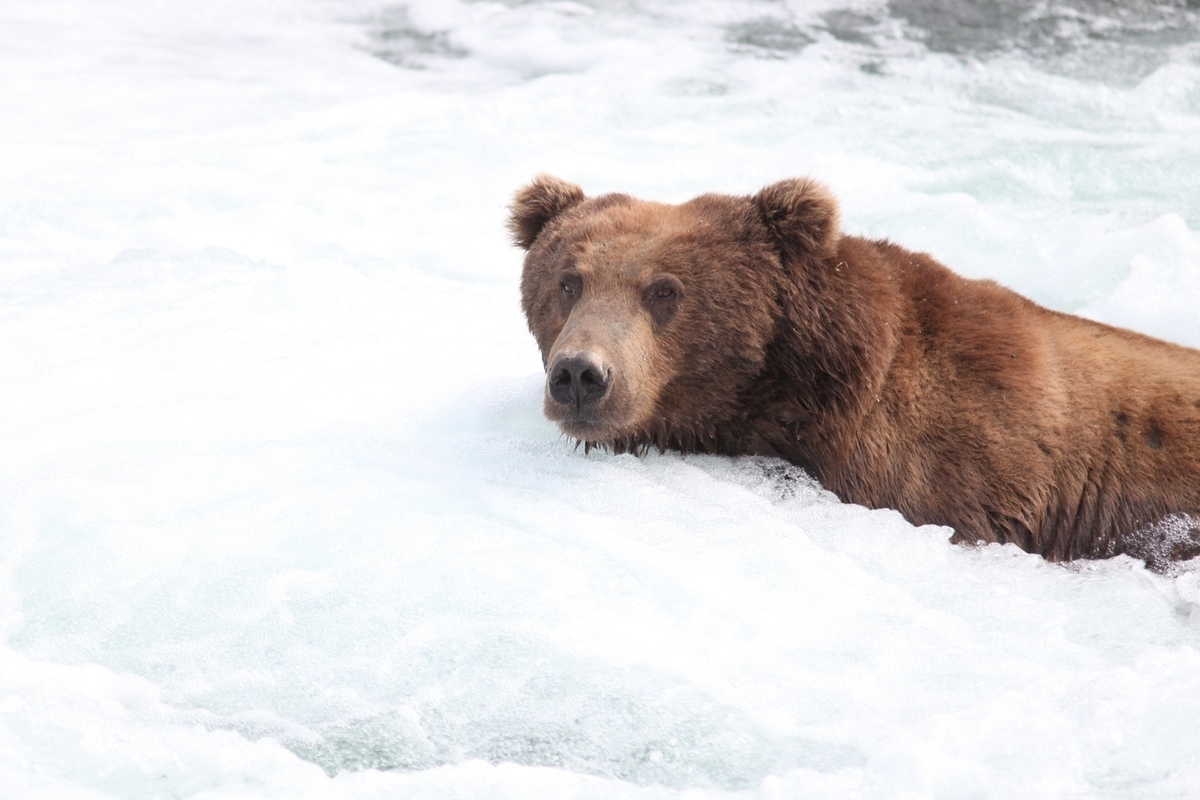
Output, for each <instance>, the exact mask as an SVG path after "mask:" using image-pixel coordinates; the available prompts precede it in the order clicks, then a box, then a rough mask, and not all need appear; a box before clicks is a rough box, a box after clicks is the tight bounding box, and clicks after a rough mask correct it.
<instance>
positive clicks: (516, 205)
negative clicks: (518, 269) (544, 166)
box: [508, 175, 583, 250]
mask: <svg viewBox="0 0 1200 800" xmlns="http://www.w3.org/2000/svg"><path fill="white" fill-rule="evenodd" d="M581 202H583V190H582V189H580V188H579V187H578V186H576V185H575V184H573V183H567V182H566V181H564V180H559V179H558V178H555V177H553V176H551V175H538V176H537V177H536V178H534V179H533V183H531V184H529V185H528V186H526V187H524V188H522V189H519V190H518V191H517V193H516V195H514V196H513V201H512V205H510V206H509V207H508V208H509V211H510V212H511V214H510V215H509V218H508V230H509V232H511V233H512V237H513V242H515V243H516V244H517V245H518V246H519V247H522V248H524V249H526V250H528V249H529V248H530V247H532V246H533V242H534V240H535V239H537V236H538V234H539V233H541V232H542V228H544V227H546V223H547V222H549V221H550V220H552V219H554V218H555V217H557V216H558V215H559V214H561V213H563V212H564V211H566V210H567V209H568V208H571V207H572V206H576V205H578V204H579V203H581Z"/></svg>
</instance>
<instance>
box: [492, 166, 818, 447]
mask: <svg viewBox="0 0 1200 800" xmlns="http://www.w3.org/2000/svg"><path fill="white" fill-rule="evenodd" d="M511 212H512V213H511V217H510V219H509V228H510V230H511V232H512V234H513V237H514V240H515V241H516V243H517V244H518V245H519V246H521V247H522V248H524V249H525V250H526V251H527V253H526V256H525V266H524V272H523V275H522V279H521V296H522V305H523V307H524V311H525V315H526V318H527V320H528V323H529V329H530V331H531V332H532V333H533V335H534V337H536V339H537V342H538V346H539V347H540V348H541V352H542V360H543V364H544V366H545V368H546V391H545V404H544V410H545V413H546V416H547V417H549V418H550V419H551V420H553V421H554V422H556V423H557V424H558V426H559V427H560V428H561V429H562V430H563V432H565V433H566V434H568V435H570V436H573V437H575V438H576V439H579V440H581V441H583V442H585V443H588V444H590V445H601V446H604V447H608V448H610V449H614V450H617V451H618V452H620V451H625V450H640V449H644V448H646V447H657V448H659V449H664V448H667V447H673V448H680V449H684V450H688V449H697V448H701V449H703V448H704V442H705V440H706V439H708V438H711V437H712V436H713V435H714V434H715V432H716V431H717V430H718V429H719V428H720V427H721V426H723V425H726V424H728V423H729V422H730V421H731V420H733V419H734V418H736V417H737V415H738V414H739V413H742V411H741V409H743V408H744V401H745V397H744V395H745V394H746V393H747V392H750V391H752V390H753V388H754V385H755V382H756V379H757V378H758V377H759V376H760V375H761V374H762V373H763V372H764V370H765V369H767V365H768V359H769V353H770V351H771V349H772V345H773V343H774V342H775V341H776V339H777V337H778V336H779V335H780V328H781V327H784V326H790V325H791V322H790V321H787V320H788V317H787V314H786V311H785V307H786V306H787V305H788V304H789V303H793V304H794V302H795V289H796V287H797V285H798V277H797V270H804V269H806V268H808V265H809V264H810V262H811V263H817V262H820V261H823V260H826V259H827V258H828V257H829V256H830V255H831V254H832V253H833V252H834V251H835V250H836V247H837V238H838V227H837V207H836V204H835V202H834V201H833V199H832V198H831V197H830V195H829V194H828V193H827V192H826V191H825V189H824V188H823V187H821V186H820V185H819V184H817V183H815V182H812V181H809V180H789V181H783V182H781V183H777V184H774V185H772V186H769V187H767V188H765V189H763V190H762V191H761V192H759V193H758V194H757V195H754V196H752V197H732V196H725V195H703V196H700V197H697V198H695V199H693V200H690V201H688V202H686V203H682V204H680V205H667V204H663V203H654V202H646V201H642V200H636V199H634V198H632V197H629V196H627V195H624V194H608V195H602V196H598V197H594V198H588V197H585V196H584V193H583V191H582V190H581V189H580V188H579V187H578V186H575V185H573V184H570V183H567V182H565V181H561V180H559V179H557V178H553V177H549V176H539V177H538V178H536V179H535V180H534V181H533V182H532V183H531V184H529V185H528V186H526V187H524V188H522V189H521V190H519V191H518V192H517V194H516V196H515V198H514V200H513V203H512V206H511ZM801 282H802V281H801Z"/></svg>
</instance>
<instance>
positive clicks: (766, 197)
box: [753, 178, 841, 258]
mask: <svg viewBox="0 0 1200 800" xmlns="http://www.w3.org/2000/svg"><path fill="white" fill-rule="evenodd" d="M753 200H754V204H755V205H756V206H758V210H759V213H760V214H762V219H763V222H764V223H765V224H766V226H767V230H768V231H770V232H771V236H772V237H774V238H775V240H776V241H778V242H779V244H780V245H781V246H782V247H784V248H786V249H788V250H792V251H793V252H795V253H796V254H797V255H802V254H811V255H815V256H817V257H818V258H821V257H825V256H828V255H831V254H832V253H833V252H834V250H835V248H836V247H837V241H838V238H839V236H840V235H841V231H840V230H839V229H838V206H837V201H836V200H834V199H833V195H832V194H830V192H829V190H828V189H826V188H825V186H824V185H823V184H821V183H818V182H817V181H814V180H813V179H812V178H791V179H789V180H786V181H780V182H779V183H773V184H771V185H770V186H768V187H766V188H765V189H763V190H762V191H761V192H759V193H758V194H756V195H755V196H754V198H753Z"/></svg>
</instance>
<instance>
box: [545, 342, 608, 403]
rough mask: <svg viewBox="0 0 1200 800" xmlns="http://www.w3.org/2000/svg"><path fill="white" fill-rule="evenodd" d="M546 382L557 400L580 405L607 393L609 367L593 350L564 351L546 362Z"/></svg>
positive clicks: (594, 400) (591, 401)
mask: <svg viewBox="0 0 1200 800" xmlns="http://www.w3.org/2000/svg"><path fill="white" fill-rule="evenodd" d="M546 385H547V387H548V388H549V390H550V396H551V397H552V398H554V399H555V400H556V401H557V402H559V403H562V404H564V405H569V406H574V407H575V408H583V407H584V406H588V405H591V404H592V403H595V402H596V401H597V400H599V399H600V398H602V397H604V395H606V394H608V387H609V386H611V385H612V367H610V366H608V365H607V364H605V363H604V362H603V361H602V360H601V359H600V357H599V356H598V355H596V354H595V353H589V352H582V353H571V354H565V353H564V354H562V355H559V356H558V357H556V358H555V359H554V361H553V362H552V363H551V364H550V369H549V370H547V373H546Z"/></svg>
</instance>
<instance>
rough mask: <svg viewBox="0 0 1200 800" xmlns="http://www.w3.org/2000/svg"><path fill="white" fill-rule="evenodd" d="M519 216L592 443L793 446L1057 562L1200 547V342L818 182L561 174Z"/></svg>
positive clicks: (877, 504)
mask: <svg viewBox="0 0 1200 800" xmlns="http://www.w3.org/2000/svg"><path fill="white" fill-rule="evenodd" d="M509 228H510V230H511V232H512V234H513V237H514V240H515V241H516V243H517V244H518V245H519V246H520V247H522V248H524V249H525V250H527V251H528V252H527V253H526V257H525V265H524V272H523V275H522V280H521V294H522V305H523V308H524V311H525V315H526V318H527V319H528V322H529V328H530V331H531V332H532V333H533V335H534V337H535V338H536V339H537V342H538V346H539V347H540V349H541V352H542V358H543V362H544V366H545V367H546V371H547V382H546V396H545V412H546V415H547V416H548V417H549V418H550V419H552V420H554V421H555V422H557V423H558V425H559V427H560V428H561V429H562V430H563V431H564V432H565V433H566V434H568V435H569V436H572V437H575V438H576V439H578V440H580V441H582V442H584V443H585V444H586V445H587V446H589V447H592V446H598V447H604V448H608V449H610V450H613V451H615V452H643V451H645V450H647V449H650V448H655V449H658V450H668V449H670V450H679V451H683V452H699V453H714V454H723V455H731V456H737V455H758V456H775V457H779V458H784V459H787V460H788V461H790V462H792V463H794V464H797V465H799V466H801V467H803V468H804V469H805V470H807V471H809V472H810V473H811V474H813V475H814V476H815V477H816V478H817V479H818V480H820V481H821V483H822V484H823V485H824V486H826V487H827V488H829V489H830V490H832V491H833V492H834V493H836V494H837V495H838V496H839V497H840V498H842V499H843V500H845V501H848V502H852V503H858V504H862V505H865V506H869V507H871V508H895V509H898V510H899V511H900V512H901V513H902V514H903V515H904V516H905V517H906V518H907V519H908V520H909V521H910V522H912V523H914V524H930V523H931V524H938V525H948V526H950V527H952V528H953V529H954V531H955V533H954V541H958V542H980V543H983V542H1002V543H1003V542H1011V543H1014V544H1016V545H1018V546H1020V547H1021V548H1023V549H1025V550H1027V551H1029V552H1032V553H1038V554H1041V555H1042V556H1044V557H1046V558H1048V559H1051V560H1066V559H1073V558H1080V557H1086V558H1104V557H1110V556H1114V555H1117V554H1120V553H1128V554H1130V555H1132V556H1135V557H1138V558H1143V559H1146V561H1147V562H1148V563H1149V564H1150V565H1151V566H1152V567H1155V568H1158V569H1162V568H1165V566H1166V565H1167V564H1168V563H1170V562H1171V561H1178V560H1183V559H1189V558H1192V557H1195V556H1197V555H1200V351H1196V350H1192V349H1189V348H1185V347H1181V346H1178V345H1174V344H1170V343H1167V342H1163V341H1159V340H1157V339H1153V338H1150V337H1148V336H1144V335H1141V334H1138V333H1134V332H1132V331H1127V330H1123V329H1120V328H1114V327H1111V326H1108V325H1103V324H1100V323H1096V322H1092V321H1090V320H1085V319H1082V318H1080V317H1075V316H1071V315H1068V314H1062V313H1059V312H1055V311H1051V310H1048V309H1045V308H1042V307H1041V306H1038V305H1037V304H1035V303H1033V302H1032V301H1030V300H1027V299H1025V298H1024V297H1021V296H1020V295H1018V294H1016V293H1014V292H1012V291H1010V290H1008V289H1005V288H1004V287H1002V286H1000V285H999V284H996V283H994V282H992V281H981V280H971V279H967V278H963V277H961V276H959V275H956V274H955V273H953V272H951V271H950V270H949V269H947V268H946V267H944V266H942V265H941V264H939V263H938V262H937V261H935V260H934V259H933V258H931V257H930V256H929V255H927V254H924V253H914V252H911V251H909V250H906V249H904V248H902V247H899V246H898V245H895V244H893V243H891V242H889V241H886V240H868V239H864V238H860V237H857V236H847V235H843V234H842V233H841V231H840V230H839V220H838V208H837V203H836V201H835V200H834V199H833V197H832V196H831V195H830V193H829V192H828V190H826V189H825V188H824V187H823V186H822V185H821V184H819V183H817V182H815V181H813V180H809V179H792V180H785V181H782V182H780V183H776V184H774V185H771V186H768V187H766V188H765V189H763V190H762V191H761V192H759V193H758V194H756V195H753V196H741V197H736V196H727V195H716V194H707V195H702V196H700V197H697V198H695V199H693V200H690V201H688V202H685V203H682V204H679V205H668V204H663V203H654V202H647V201H643V200H637V199H634V198H632V197H630V196H628V195H624V194H607V195H601V196H598V197H593V198H589V197H587V196H585V195H584V193H583V191H582V190H581V189H580V188H579V187H578V186H575V185H574V184H571V183H567V182H565V181H562V180H559V179H557V178H553V177H550V176H545V175H543V176H539V177H537V178H536V179H535V180H534V181H533V182H532V183H531V184H530V185H528V186H526V187H524V188H522V189H521V190H519V191H518V192H517V194H516V196H515V198H514V200H513V203H512V206H511V216H510V219H509Z"/></svg>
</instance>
